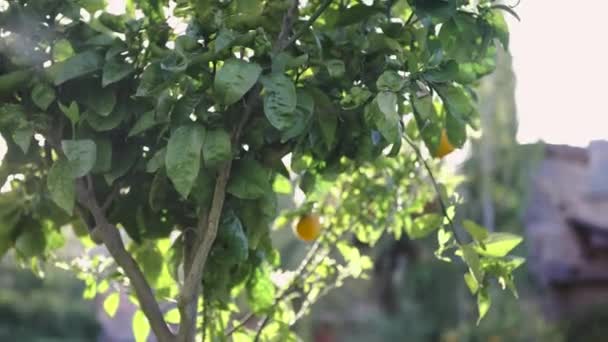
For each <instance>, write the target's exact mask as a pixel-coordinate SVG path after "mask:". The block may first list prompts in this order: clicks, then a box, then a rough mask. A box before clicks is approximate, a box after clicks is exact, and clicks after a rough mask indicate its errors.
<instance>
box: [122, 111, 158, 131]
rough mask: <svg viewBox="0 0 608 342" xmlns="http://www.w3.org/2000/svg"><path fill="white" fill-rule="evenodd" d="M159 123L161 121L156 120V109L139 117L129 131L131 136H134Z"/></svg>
mask: <svg viewBox="0 0 608 342" xmlns="http://www.w3.org/2000/svg"><path fill="white" fill-rule="evenodd" d="M158 124H159V122H158V121H156V117H155V113H154V111H149V112H145V113H143V114H142V115H141V116H140V117H139V119H137V121H136V122H135V125H133V128H131V130H130V131H129V136H130V137H132V136H134V135H138V134H140V133H143V132H145V131H147V130H148V129H150V128H152V127H154V126H156V125H158Z"/></svg>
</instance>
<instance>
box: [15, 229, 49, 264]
mask: <svg viewBox="0 0 608 342" xmlns="http://www.w3.org/2000/svg"><path fill="white" fill-rule="evenodd" d="M21 225H22V226H23V224H21ZM23 229H24V230H25V231H24V232H22V233H21V234H19V237H17V240H16V241H15V249H16V250H17V252H18V253H19V254H21V255H22V256H23V257H25V258H32V257H35V256H41V255H42V254H43V253H44V249H45V247H46V238H45V236H44V233H43V232H42V230H41V229H40V226H39V223H38V222H36V221H32V222H31V223H30V224H26V226H25V227H23Z"/></svg>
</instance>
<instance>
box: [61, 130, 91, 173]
mask: <svg viewBox="0 0 608 342" xmlns="http://www.w3.org/2000/svg"><path fill="white" fill-rule="evenodd" d="M61 148H62V149H63V153H65V156H66V157H67V158H68V161H69V162H70V168H71V169H72V176H73V177H74V178H77V177H83V176H84V175H86V174H87V173H89V172H90V171H91V170H92V169H93V167H94V166H95V161H96V160H97V148H96V146H95V142H94V141H93V140H90V139H85V140H62V141H61Z"/></svg>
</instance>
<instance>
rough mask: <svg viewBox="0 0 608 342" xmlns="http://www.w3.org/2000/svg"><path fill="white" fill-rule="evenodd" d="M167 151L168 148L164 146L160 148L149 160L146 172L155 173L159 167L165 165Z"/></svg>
mask: <svg viewBox="0 0 608 342" xmlns="http://www.w3.org/2000/svg"><path fill="white" fill-rule="evenodd" d="M166 153H167V148H165V147H163V148H161V149H160V150H158V151H156V153H155V154H154V155H153V156H152V158H150V160H148V163H147V164H146V172H149V173H154V172H156V171H157V170H158V169H159V168H161V167H163V166H164V165H165V154H166Z"/></svg>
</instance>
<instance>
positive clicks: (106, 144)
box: [91, 138, 112, 173]
mask: <svg viewBox="0 0 608 342" xmlns="http://www.w3.org/2000/svg"><path fill="white" fill-rule="evenodd" d="M95 146H96V147H97V153H96V156H97V159H96V160H95V166H93V169H92V170H91V172H93V173H105V172H108V171H110V169H111V168H112V142H111V141H110V140H109V139H106V138H102V139H96V140H95Z"/></svg>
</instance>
